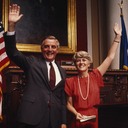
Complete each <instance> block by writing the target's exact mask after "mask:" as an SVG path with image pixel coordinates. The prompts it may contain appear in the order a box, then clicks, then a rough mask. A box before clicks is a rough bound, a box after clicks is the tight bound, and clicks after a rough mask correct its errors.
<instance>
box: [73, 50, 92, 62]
mask: <svg viewBox="0 0 128 128" xmlns="http://www.w3.org/2000/svg"><path fill="white" fill-rule="evenodd" d="M77 58H86V59H88V60H89V62H90V63H92V58H91V56H90V55H89V53H87V52H86V51H78V52H76V53H75V54H74V56H73V61H74V62H75V61H76V59H77Z"/></svg>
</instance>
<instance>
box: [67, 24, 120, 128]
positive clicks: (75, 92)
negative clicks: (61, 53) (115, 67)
mask: <svg viewBox="0 0 128 128" xmlns="http://www.w3.org/2000/svg"><path fill="white" fill-rule="evenodd" d="M114 32H115V39H114V41H113V44H112V46H111V48H110V50H109V52H108V55H107V57H106V59H105V60H104V61H103V63H102V64H101V65H100V66H99V67H97V68H95V69H93V70H91V71H90V72H88V69H89V67H90V64H91V63H92V59H91V57H90V55H89V54H88V53H87V52H85V51H79V52H76V53H75V54H74V56H73V61H74V63H75V66H76V68H77V70H78V75H77V76H73V77H70V78H67V79H66V86H65V91H66V94H67V108H68V110H69V111H70V112H71V113H72V114H73V115H74V118H73V119H72V120H70V125H69V128H98V112H97V108H95V107H94V105H96V104H99V103H100V87H103V79H102V76H103V75H104V74H105V72H106V70H107V69H108V67H109V66H110V64H111V62H112V60H113V59H114V57H115V53H116V50H117V48H118V45H119V43H120V39H121V29H120V28H119V25H118V24H115V26H114ZM89 116H91V117H92V119H89V120H84V119H88V118H86V117H89Z"/></svg>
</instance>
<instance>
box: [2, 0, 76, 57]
mask: <svg viewBox="0 0 128 128" xmlns="http://www.w3.org/2000/svg"><path fill="white" fill-rule="evenodd" d="M67 1H68V3H67V4H68V5H67V7H68V11H67V12H68V13H67V27H68V28H67V40H68V42H66V46H61V47H60V49H59V53H62V54H63V53H64V54H73V53H74V52H75V51H76V48H77V30H76V0H67ZM9 4H10V1H9V0H3V6H2V7H3V8H2V11H3V15H2V21H3V25H4V28H5V31H7V28H8V10H9ZM17 48H18V49H19V50H20V51H23V52H41V50H40V45H39V44H23V43H17Z"/></svg>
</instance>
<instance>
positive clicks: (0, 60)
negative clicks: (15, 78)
mask: <svg viewBox="0 0 128 128" xmlns="http://www.w3.org/2000/svg"><path fill="white" fill-rule="evenodd" d="M3 33H4V28H3V25H2V22H0V120H2V100H3V97H2V70H3V69H4V68H5V67H7V66H8V65H9V63H10V61H9V58H8V56H7V54H6V50H5V42H4V36H3Z"/></svg>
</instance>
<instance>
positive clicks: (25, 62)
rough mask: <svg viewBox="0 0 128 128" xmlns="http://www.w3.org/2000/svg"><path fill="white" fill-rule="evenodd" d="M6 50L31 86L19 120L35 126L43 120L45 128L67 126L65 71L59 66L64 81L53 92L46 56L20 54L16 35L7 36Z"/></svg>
mask: <svg viewBox="0 0 128 128" xmlns="http://www.w3.org/2000/svg"><path fill="white" fill-rule="evenodd" d="M5 47H6V52H7V55H8V56H9V58H10V59H11V60H12V61H13V62H14V63H15V64H16V65H18V66H19V67H20V68H21V69H23V70H24V72H25V74H26V78H27V87H26V88H25V91H24V94H23V97H22V100H21V104H20V107H19V111H18V120H19V121H20V122H23V123H27V124H31V125H37V124H39V122H40V121H43V123H44V125H43V128H46V127H47V125H48V123H49V120H50V121H51V124H52V126H53V128H59V126H60V124H62V123H63V124H66V98H65V93H64V82H65V78H66V73H65V70H63V69H62V68H61V67H60V66H59V65H58V64H57V66H58V68H59V71H60V74H61V77H62V81H60V83H58V85H57V86H56V87H55V88H54V89H53V90H51V88H50V85H49V82H48V71H47V66H46V62H45V60H44V59H43V57H41V58H37V57H34V56H29V57H28V56H25V55H24V54H23V53H21V52H20V51H18V50H17V48H16V41H15V35H13V36H6V34H5Z"/></svg>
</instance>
